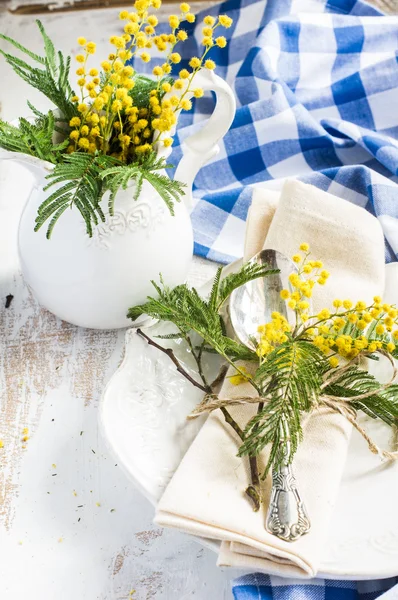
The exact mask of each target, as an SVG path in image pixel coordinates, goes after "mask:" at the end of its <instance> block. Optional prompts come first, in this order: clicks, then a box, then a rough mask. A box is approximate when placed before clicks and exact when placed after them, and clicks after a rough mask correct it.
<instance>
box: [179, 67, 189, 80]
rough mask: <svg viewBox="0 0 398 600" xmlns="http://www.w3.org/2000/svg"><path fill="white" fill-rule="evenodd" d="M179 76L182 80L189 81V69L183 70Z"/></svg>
mask: <svg viewBox="0 0 398 600" xmlns="http://www.w3.org/2000/svg"><path fill="white" fill-rule="evenodd" d="M179 76H180V77H181V79H188V77H189V71H188V70H187V69H181V71H180V72H179Z"/></svg>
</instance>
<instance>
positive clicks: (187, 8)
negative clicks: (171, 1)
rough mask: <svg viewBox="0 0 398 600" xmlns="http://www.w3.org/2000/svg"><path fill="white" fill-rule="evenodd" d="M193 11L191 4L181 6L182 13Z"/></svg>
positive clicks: (184, 3)
mask: <svg viewBox="0 0 398 600" xmlns="http://www.w3.org/2000/svg"><path fill="white" fill-rule="evenodd" d="M190 10H191V7H190V6H189V4H187V3H186V2H183V3H182V4H180V11H181V12H183V13H187V12H189V11H190Z"/></svg>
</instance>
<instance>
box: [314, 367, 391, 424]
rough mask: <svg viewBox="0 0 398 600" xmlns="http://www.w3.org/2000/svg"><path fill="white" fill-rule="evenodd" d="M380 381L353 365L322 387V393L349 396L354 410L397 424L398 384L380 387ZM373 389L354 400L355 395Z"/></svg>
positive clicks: (337, 396)
mask: <svg viewBox="0 0 398 600" xmlns="http://www.w3.org/2000/svg"><path fill="white" fill-rule="evenodd" d="M380 388H381V385H380V382H379V381H377V379H375V378H374V377H373V375H371V374H370V373H368V372H367V371H364V370H363V369H360V368H359V367H357V366H353V367H351V368H350V369H348V370H347V371H344V372H342V373H341V376H340V377H339V378H338V379H337V380H335V381H333V383H331V384H330V385H328V386H327V387H326V388H325V389H324V394H325V395H328V396H333V397H335V399H337V400H338V398H349V399H350V404H351V406H352V407H353V408H354V409H355V410H362V411H363V412H364V413H365V414H367V415H368V416H370V417H372V418H374V419H376V418H378V419H381V420H382V421H384V422H385V423H387V425H397V424H398V385H391V386H390V387H388V388H386V389H380ZM372 391H374V394H372V395H370V396H368V397H366V398H361V399H360V400H356V399H355V397H356V396H358V395H360V394H363V393H367V392H372Z"/></svg>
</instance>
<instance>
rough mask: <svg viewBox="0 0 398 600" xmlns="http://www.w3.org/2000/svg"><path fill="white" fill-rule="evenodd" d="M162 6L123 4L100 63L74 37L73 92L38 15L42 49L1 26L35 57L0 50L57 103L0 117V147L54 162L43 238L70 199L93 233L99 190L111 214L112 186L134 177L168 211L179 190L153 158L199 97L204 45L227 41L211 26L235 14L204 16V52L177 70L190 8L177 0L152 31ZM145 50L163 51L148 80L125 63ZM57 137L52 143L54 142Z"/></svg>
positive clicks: (209, 65)
mask: <svg viewBox="0 0 398 600" xmlns="http://www.w3.org/2000/svg"><path fill="white" fill-rule="evenodd" d="M160 6H161V0H136V1H135V3H134V6H133V9H132V11H131V12H130V11H127V10H123V11H121V12H120V15H119V16H120V19H121V21H122V22H123V33H121V34H120V35H114V36H111V38H110V40H109V42H110V44H111V45H112V50H111V52H110V53H109V55H108V56H107V59H106V60H103V61H102V62H101V64H100V65H97V66H95V65H94V66H91V65H90V61H91V59H92V56H93V55H94V54H95V53H96V50H97V48H96V44H95V42H93V41H87V39H86V38H84V37H79V38H78V44H79V46H80V51H79V52H78V54H77V55H76V57H75V59H76V62H77V69H76V75H77V91H76V90H74V89H73V85H72V84H71V83H70V81H69V76H70V68H71V57H69V56H68V57H65V56H64V55H63V54H62V53H61V52H56V50H55V48H54V45H53V43H52V41H51V40H50V39H49V37H48V36H47V34H46V32H45V30H44V28H43V25H42V24H41V23H40V21H37V24H38V27H39V29H40V32H41V34H42V37H43V41H44V50H45V55H44V56H39V55H37V54H35V53H33V52H31V51H30V50H28V49H27V48H25V47H24V46H22V45H21V44H20V43H19V42H17V41H15V40H13V39H11V38H9V37H8V36H5V35H1V34H0V38H1V39H3V40H5V41H7V42H9V43H10V44H12V45H13V46H14V47H15V48H17V49H18V50H19V51H20V52H22V53H23V54H24V55H25V56H26V57H28V58H29V59H31V60H32V61H33V62H34V63H36V64H38V65H39V66H32V65H30V64H28V63H27V62H25V61H24V60H22V59H20V58H17V57H15V56H12V55H10V54H8V53H6V52H4V51H2V50H0V53H1V54H2V55H3V56H4V57H5V59H6V61H7V62H8V63H9V64H10V65H11V67H12V68H13V69H14V71H15V72H16V73H17V74H18V75H19V76H20V77H21V78H22V79H24V80H25V81H26V82H27V83H29V84H30V85H32V86H33V87H35V88H37V89H38V90H40V91H41V92H42V93H43V94H44V95H45V96H47V98H48V99H49V100H50V101H51V102H52V103H53V104H54V105H55V107H56V108H57V109H58V113H54V112H53V111H48V112H47V113H46V114H44V113H42V112H41V111H39V110H37V109H36V108H35V107H33V106H32V105H31V104H30V103H29V102H28V105H29V108H30V109H31V111H32V112H33V114H34V116H35V121H34V122H33V123H32V122H30V121H29V120H26V119H23V118H21V119H20V120H19V126H18V127H14V126H12V125H10V124H8V123H5V122H4V121H1V120H0V147H2V148H5V149H6V150H9V151H12V152H22V153H24V154H29V155H32V156H36V157H38V158H40V159H42V160H46V161H48V162H50V163H53V164H54V170H53V172H52V173H51V174H50V175H49V176H48V179H49V180H50V181H49V183H48V185H47V186H46V188H45V189H48V188H50V187H51V186H53V185H55V184H57V185H58V187H57V189H56V191H54V192H53V193H52V194H51V195H50V196H49V198H48V199H47V200H46V201H45V202H44V203H43V204H42V206H41V207H40V209H39V214H38V217H37V220H36V229H39V228H40V227H41V226H42V225H43V224H44V223H45V222H47V221H48V220H50V224H49V227H48V232H47V236H48V237H50V235H51V233H52V230H53V228H54V225H55V224H56V222H57V220H58V219H59V217H60V216H61V215H62V214H63V213H64V212H65V210H66V209H67V208H68V207H72V206H76V208H77V209H78V210H79V211H80V213H81V214H82V216H83V218H84V220H85V222H86V228H87V233H88V234H89V235H90V236H91V235H92V229H93V225H96V224H98V222H99V221H100V220H102V221H103V220H104V219H105V217H104V212H103V210H102V208H101V204H100V203H101V200H102V198H103V195H104V194H105V192H107V191H108V192H110V194H109V211H110V214H111V215H112V214H113V210H114V200H115V196H116V194H117V192H118V190H119V189H120V188H122V189H127V187H128V185H129V183H130V181H131V180H134V181H135V182H136V187H135V190H134V192H132V193H134V198H135V199H137V198H138V196H139V194H140V191H141V187H142V184H143V181H144V180H147V181H148V182H149V183H150V184H151V185H152V186H153V187H154V188H155V189H156V190H157V192H158V193H159V194H160V196H161V197H162V198H163V200H164V201H165V203H166V204H167V206H168V208H169V210H170V212H171V213H172V214H173V205H174V202H176V201H179V200H180V199H181V196H182V194H183V193H184V186H183V185H182V184H181V183H179V182H178V181H173V180H170V179H169V178H168V177H166V176H165V175H163V174H162V173H159V171H160V170H162V169H165V168H169V167H171V166H172V165H169V164H167V163H166V160H165V159H164V158H157V150H158V148H159V147H161V146H165V147H169V146H171V145H172V144H173V137H172V134H173V131H174V129H175V127H176V123H177V118H178V114H179V113H180V111H182V110H190V109H191V107H192V103H191V99H190V98H191V97H194V98H200V97H201V96H202V95H203V89H201V88H200V87H198V86H195V75H196V74H197V73H198V72H199V71H200V70H201V69H207V70H213V69H214V68H215V66H216V65H215V63H214V61H213V60H211V59H210V58H209V52H210V51H211V49H212V48H213V47H214V46H218V47H219V48H224V47H225V46H226V44H227V42H226V39H225V37H224V36H222V35H218V31H219V29H220V28H228V27H230V26H231V24H232V19H231V18H230V17H228V16H227V15H220V16H219V17H218V18H217V19H216V18H214V17H212V16H210V15H209V16H207V17H205V19H204V22H203V27H202V33H203V39H202V42H201V44H202V48H203V51H202V53H201V55H200V56H199V57H197V56H193V57H192V58H191V60H190V61H189V69H180V71H179V73H178V76H177V75H174V73H173V72H172V69H173V66H176V65H178V64H179V63H180V61H181V55H180V53H179V52H178V50H179V46H180V45H181V44H182V43H184V41H185V40H186V39H187V38H188V34H187V32H186V31H185V30H184V23H193V22H194V21H195V15H193V14H192V12H191V9H190V6H189V4H187V3H185V2H183V3H182V4H181V5H180V12H179V14H176V15H171V16H170V17H169V22H168V26H169V32H168V33H162V34H160V35H158V34H157V33H156V27H157V25H158V18H157V16H156V14H155V13H156V11H157V10H158V9H159V8H160ZM151 48H156V50H157V55H159V54H160V55H161V56H162V57H163V58H162V62H161V64H157V65H156V66H155V67H154V68H153V70H152V75H153V77H152V78H148V77H145V76H143V75H139V74H138V73H137V72H136V70H135V69H134V68H133V67H132V66H131V65H130V64H129V62H130V61H131V60H132V59H140V60H142V61H143V62H144V63H147V62H149V61H150V60H151V55H150V50H151ZM56 138H57V143H53V142H54V139H56ZM59 184H63V185H59Z"/></svg>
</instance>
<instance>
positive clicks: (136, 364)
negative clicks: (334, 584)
mask: <svg viewBox="0 0 398 600" xmlns="http://www.w3.org/2000/svg"><path fill="white" fill-rule="evenodd" d="M386 276H387V284H386V293H385V299H386V301H389V302H395V303H398V263H395V264H391V265H388V266H387V267H386ZM170 331H172V325H170V324H167V323H166V324H157V325H153V326H152V327H150V328H148V329H146V332H147V333H148V335H150V336H151V337H155V336H156V335H158V334H159V333H162V334H163V333H165V332H170ZM158 341H159V340H158ZM161 343H162V344H163V345H165V346H167V347H172V348H173V350H174V351H175V353H176V355H177V356H178V358H179V359H180V361H181V362H182V364H183V365H184V366H185V367H186V368H187V369H188V370H190V371H191V372H192V374H194V373H195V369H194V365H193V361H192V357H191V356H190V354H189V351H188V349H187V348H185V347H184V344H182V343H181V342H180V341H176V340H167V341H164V340H162V341H161ZM210 360H211V363H209V365H208V366H209V367H210V368H211V369H214V371H213V373H214V376H215V375H216V373H217V371H218V365H217V364H215V363H216V360H217V359H216V358H215V357H211V359H210ZM376 369H377V373H376ZM373 370H374V374H375V375H376V374H377V376H378V378H379V379H380V380H381V381H382V380H383V379H384V380H385V379H386V378H387V377H388V375H389V372H388V365H387V364H382V363H380V364H378V365H377V366H374V367H373ZM201 397H202V393H201V392H200V390H196V389H195V388H194V387H193V386H192V385H191V384H190V383H189V382H188V381H186V380H185V379H184V378H183V377H181V376H180V375H179V374H178V373H177V371H176V369H175V367H174V365H173V364H172V362H171V361H170V359H169V358H168V357H167V356H166V355H164V354H162V353H161V352H159V351H158V350H156V348H152V347H149V346H148V345H147V343H146V342H145V340H143V339H141V338H140V337H139V336H138V335H137V333H136V332H135V330H134V329H130V330H129V331H128V332H127V334H126V354H125V358H124V361H123V363H122V365H121V366H120V368H119V369H118V371H117V372H116V373H115V375H114V376H113V377H112V379H111V380H110V382H109V383H108V385H107V387H106V389H105V391H104V394H103V397H102V401H101V408H100V420H101V424H102V428H103V431H104V435H105V437H106V439H107V440H108V443H109V445H110V448H111V449H112V451H113V452H114V454H115V455H116V456H117V460H118V463H119V464H120V465H121V466H122V467H123V468H124V470H125V472H126V473H127V474H128V475H129V476H130V478H132V479H133V481H134V483H135V484H136V486H137V487H138V488H139V489H140V490H141V491H142V493H143V494H144V495H145V496H146V497H147V498H148V500H149V501H150V502H151V503H152V504H154V505H155V504H156V503H157V501H158V500H159V498H160V496H161V495H162V493H163V490H164V489H165V487H166V485H167V483H168V481H169V480H170V478H171V477H172V475H173V473H174V471H175V470H176V468H177V466H178V464H179V463H180V461H181V459H182V457H183V455H184V454H185V452H186V450H187V449H188V447H189V445H190V444H191V442H192V440H193V439H194V437H195V436H196V434H197V433H198V431H199V429H200V427H201V426H202V424H203V420H200V419H197V420H194V421H188V422H187V421H186V415H187V414H188V413H189V412H190V410H191V409H192V408H193V407H194V406H195V405H196V404H197V403H198V402H199V401H200V399H201ZM365 420H366V421H365ZM364 423H365V426H366V428H367V431H369V432H370V433H371V435H372V437H373V438H374V439H375V440H376V442H378V443H380V445H381V446H382V447H386V446H388V443H389V436H390V430H389V428H387V427H386V426H384V425H382V424H379V423H375V422H374V421H373V420H372V419H366V417H364ZM206 545H210V546H211V545H212V546H213V547H214V548H215V549H216V548H217V543H215V542H210V544H206ZM397 573H398V462H397V463H394V464H388V465H385V464H382V463H381V461H380V459H379V458H378V457H377V456H374V455H372V454H371V453H370V452H369V450H368V448H367V445H366V443H365V442H364V441H363V439H362V438H361V437H360V436H359V434H357V433H356V432H354V433H353V436H352V440H351V444H350V448H349V454H348V460H347V464H346V468H345V472H344V475H343V479H342V484H341V489H340V494H339V498H338V502H337V506H336V510H335V514H334V518H333V521H332V524H331V528H330V536H329V541H328V543H327V549H326V551H325V557H324V560H323V561H322V566H321V569H320V573H319V574H318V575H319V576H320V577H327V578H330V579H376V578H383V577H392V576H395V575H397Z"/></svg>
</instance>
